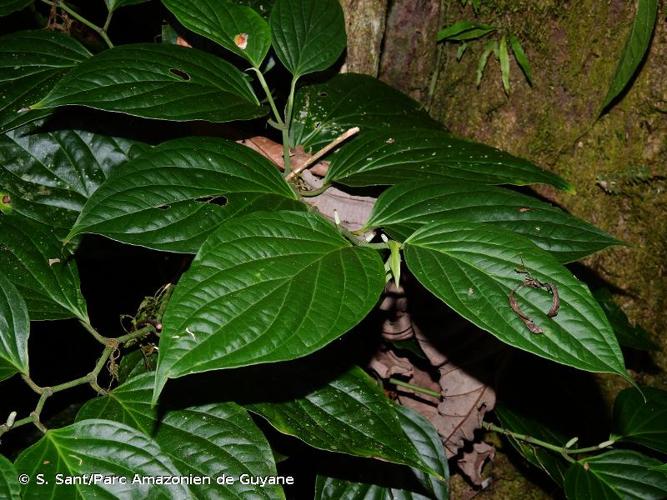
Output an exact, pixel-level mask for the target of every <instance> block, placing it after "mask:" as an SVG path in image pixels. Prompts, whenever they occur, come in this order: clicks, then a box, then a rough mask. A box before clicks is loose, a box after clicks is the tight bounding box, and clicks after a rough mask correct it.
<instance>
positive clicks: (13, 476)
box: [0, 455, 21, 500]
mask: <svg viewBox="0 0 667 500" xmlns="http://www.w3.org/2000/svg"><path fill="white" fill-rule="evenodd" d="M17 478H18V474H17V473H16V469H15V468H14V464H13V463H11V462H10V461H9V460H8V459H7V458H5V457H4V456H3V455H0V498H4V499H5V500H20V498H21V495H20V492H21V485H20V484H19V482H18V480H17Z"/></svg>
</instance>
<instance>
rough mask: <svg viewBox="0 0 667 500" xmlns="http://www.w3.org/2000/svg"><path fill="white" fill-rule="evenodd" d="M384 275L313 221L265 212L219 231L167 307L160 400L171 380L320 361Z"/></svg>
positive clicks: (372, 298)
mask: <svg viewBox="0 0 667 500" xmlns="http://www.w3.org/2000/svg"><path fill="white" fill-rule="evenodd" d="M384 274H385V273H384V268H383V265H382V260H381V259H380V257H379V255H378V254H377V252H375V251H374V250H371V249H369V248H362V247H354V246H352V244H351V243H350V242H349V241H347V240H346V239H345V238H343V237H342V236H341V235H340V233H339V232H338V231H337V230H336V229H335V228H334V227H333V226H332V225H331V224H329V223H328V222H326V221H324V220H323V219H321V218H320V217H318V216H316V215H314V214H308V213H298V212H274V213H269V212H259V213H257V214H251V215H247V216H244V217H239V218H236V219H233V220H231V221H229V222H226V223H224V224H222V225H221V226H220V227H219V228H218V229H216V230H215V231H214V232H213V233H212V234H211V236H209V238H208V240H206V242H205V243H204V245H203V246H202V247H201V249H200V250H199V253H198V254H197V257H196V258H195V260H194V262H193V263H192V265H191V267H190V269H189V270H188V271H187V272H186V273H185V274H184V275H183V277H182V278H181V280H180V281H179V283H178V285H177V286H176V289H175V291H174V295H173V296H172V298H171V301H170V302H169V305H168V306H167V310H166V312H165V315H164V318H163V321H162V323H163V325H164V326H163V331H162V334H161V337H160V358H159V363H158V370H157V376H156V391H155V397H157V396H158V395H159V393H160V391H161V389H162V387H163V386H164V384H165V382H166V381H167V378H177V377H182V376H184V375H188V374H191V373H199V372H205V371H209V370H215V369H223V368H233V367H240V366H248V365H253V364H259V363H269V362H276V361H286V360H291V359H296V358H300V357H302V356H305V355H307V354H310V353H313V352H315V351H317V350H318V349H320V348H322V347H324V346H325V345H327V344H329V343H330V342H331V341H333V340H335V339H337V338H338V337H340V336H341V335H343V334H344V333H345V332H347V331H348V330H349V329H350V328H352V327H353V326H355V325H356V324H357V323H359V322H360V321H361V320H362V319H363V318H364V317H365V316H366V314H367V313H368V312H369V311H370V310H371V308H372V307H373V306H374V305H375V303H376V302H377V300H378V297H379V296H380V293H381V292H382V290H383V288H384Z"/></svg>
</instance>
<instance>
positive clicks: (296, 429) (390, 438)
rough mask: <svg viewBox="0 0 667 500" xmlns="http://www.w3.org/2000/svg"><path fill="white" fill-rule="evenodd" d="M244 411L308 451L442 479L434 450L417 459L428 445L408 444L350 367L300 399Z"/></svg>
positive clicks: (384, 405)
mask: <svg viewBox="0 0 667 500" xmlns="http://www.w3.org/2000/svg"><path fill="white" fill-rule="evenodd" d="M246 408H247V409H248V410H250V411H251V412H253V413H257V414H258V415H260V416H262V417H264V418H265V419H266V420H267V421H268V422H269V423H270V424H271V425H272V426H273V427H275V428H276V429H277V430H278V431H280V432H282V433H283V434H287V435H289V436H294V437H295V438H297V439H300V440H301V441H303V442H304V443H306V444H308V445H309V446H312V447H313V448H317V449H320V450H326V451H332V452H336V453H343V454H346V455H354V456H357V457H366V458H376V459H379V460H384V461H387V462H392V463H396V464H403V465H408V466H410V467H416V468H418V469H420V470H421V471H425V472H428V473H431V474H434V475H436V476H438V475H442V479H444V478H445V477H446V473H444V471H443V468H442V466H440V465H439V464H438V467H435V465H436V464H435V462H433V464H431V463H430V462H431V458H432V456H431V455H432V453H433V451H434V450H431V451H430V452H429V454H428V456H427V457H425V458H422V457H421V455H420V452H421V451H423V449H424V448H425V447H427V446H429V445H428V443H423V446H422V445H420V447H419V448H417V447H416V446H415V444H414V443H412V442H411V441H410V439H409V438H408V436H407V435H406V434H405V432H404V430H403V429H402V421H401V420H400V419H399V413H398V411H397V408H396V407H395V406H394V405H393V404H392V403H391V402H390V401H389V400H388V399H387V398H386V396H385V395H384V393H383V392H382V390H381V389H380V388H379V387H378V385H377V384H376V383H375V382H374V381H373V380H372V379H371V378H370V377H369V376H368V375H367V374H366V373H365V372H364V371H363V370H362V369H361V368H358V367H354V368H352V369H351V370H348V371H346V372H345V373H343V374H342V375H340V376H338V377H337V378H335V379H334V380H332V381H330V382H329V383H328V384H327V385H324V386H322V387H320V388H318V389H315V390H313V391H312V392H310V393H308V394H306V395H303V396H302V397H296V398H293V399H286V400H281V401H276V402H270V403H252V404H248V405H246ZM410 429H411V432H412V433H413V434H412V436H411V437H412V438H413V439H419V440H420V441H422V440H423V439H424V435H423V433H421V436H417V430H416V429H415V428H414V426H412V425H411V426H410ZM420 432H421V431H420Z"/></svg>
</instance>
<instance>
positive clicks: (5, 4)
mask: <svg viewBox="0 0 667 500" xmlns="http://www.w3.org/2000/svg"><path fill="white" fill-rule="evenodd" d="M32 2H33V0H0V16H8V15H9V14H11V13H13V12H18V11H19V10H21V9H24V8H26V7H27V6H28V5H30V4H31V3H32Z"/></svg>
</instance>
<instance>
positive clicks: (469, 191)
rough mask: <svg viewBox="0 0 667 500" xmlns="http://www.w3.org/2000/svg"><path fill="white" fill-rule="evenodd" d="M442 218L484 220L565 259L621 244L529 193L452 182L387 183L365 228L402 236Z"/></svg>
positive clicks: (558, 257)
mask: <svg viewBox="0 0 667 500" xmlns="http://www.w3.org/2000/svg"><path fill="white" fill-rule="evenodd" d="M441 220H449V221H455V220H456V221H470V222H484V223H488V224H491V225H494V226H498V227H501V228H504V229H507V230H509V231H513V232H515V233H518V234H521V235H523V236H526V237H527V238H529V239H530V240H531V241H532V242H533V243H535V244H536V245H537V246H539V247H540V248H542V249H544V250H546V251H548V252H551V253H552V254H553V255H554V256H555V257H556V258H557V259H558V260H559V261H560V262H563V263H567V262H572V261H575V260H578V259H581V258H583V257H585V256H587V255H589V254H591V253H593V252H597V251H598V250H602V249H604V248H607V247H609V246H611V245H616V244H618V243H619V241H618V240H616V239H614V238H612V237H611V236H609V235H608V234H607V233H605V232H603V231H601V230H600V229H598V228H596V227H595V226H593V225H591V224H588V223H587V222H584V221H582V220H580V219H577V218H576V217H573V216H571V215H569V214H567V213H566V212H564V211H563V210H560V209H559V208H556V207H553V206H551V205H549V204H547V203H544V202H542V201H539V200H537V199H535V198H533V197H531V196H525V195H523V194H520V193H517V192H515V191H510V190H509V189H503V188H497V187H493V186H484V185H479V184H473V183H463V182H450V181H447V182H443V181H430V182H424V181H415V182H405V183H401V184H398V185H396V186H393V187H391V188H389V189H388V190H386V191H385V192H383V193H382V194H381V195H380V197H379V198H378V200H377V202H376V203H375V206H374V207H373V212H372V214H371V217H370V219H369V220H368V222H366V227H367V228H371V227H373V228H375V227H382V228H384V229H385V230H386V231H387V232H388V233H389V234H390V235H392V236H393V237H395V238H397V239H399V240H400V241H404V240H405V239H406V238H407V237H408V236H409V235H410V234H412V233H413V232H414V231H416V230H417V229H419V228H420V227H422V226H424V225H425V224H430V223H432V222H436V221H441Z"/></svg>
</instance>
